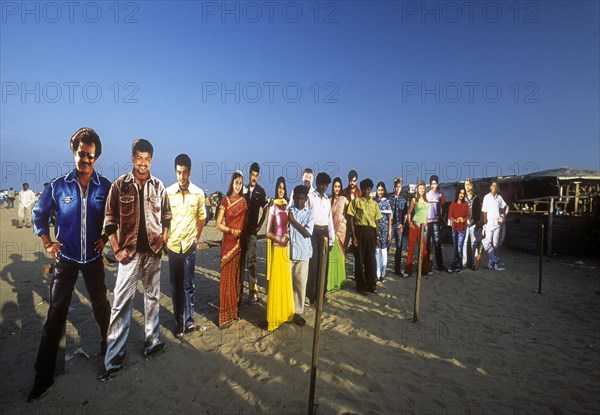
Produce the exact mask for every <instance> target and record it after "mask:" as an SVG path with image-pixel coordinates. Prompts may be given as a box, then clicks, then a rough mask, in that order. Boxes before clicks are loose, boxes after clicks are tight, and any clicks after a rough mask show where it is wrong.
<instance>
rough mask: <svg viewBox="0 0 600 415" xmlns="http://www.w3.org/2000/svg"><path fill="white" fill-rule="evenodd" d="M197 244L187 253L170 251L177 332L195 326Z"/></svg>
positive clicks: (170, 269) (170, 271) (170, 272)
mask: <svg viewBox="0 0 600 415" xmlns="http://www.w3.org/2000/svg"><path fill="white" fill-rule="evenodd" d="M195 268H196V242H194V243H193V244H192V246H190V248H189V249H188V250H187V251H186V252H182V253H177V252H173V251H169V274H170V277H171V292H172V294H171V295H172V300H173V314H174V316H175V323H176V324H177V328H176V330H177V332H181V331H183V330H185V329H187V328H188V327H191V326H193V325H194V295H195V293H196V283H195V280H194V270H195Z"/></svg>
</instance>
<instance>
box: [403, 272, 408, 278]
mask: <svg viewBox="0 0 600 415" xmlns="http://www.w3.org/2000/svg"><path fill="white" fill-rule="evenodd" d="M409 276H410V275H408V274H407V273H406V272H403V273H402V278H408V277H409Z"/></svg>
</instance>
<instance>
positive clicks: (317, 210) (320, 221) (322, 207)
mask: <svg viewBox="0 0 600 415" xmlns="http://www.w3.org/2000/svg"><path fill="white" fill-rule="evenodd" d="M308 201H309V202H310V203H309V206H310V210H312V212H313V216H314V218H315V223H314V224H315V226H327V231H328V233H329V245H330V246H333V241H334V239H335V230H334V229H333V216H331V201H330V200H329V197H327V195H323V197H321V195H320V194H319V192H317V191H316V190H313V191H312V192H310V193H309V194H308Z"/></svg>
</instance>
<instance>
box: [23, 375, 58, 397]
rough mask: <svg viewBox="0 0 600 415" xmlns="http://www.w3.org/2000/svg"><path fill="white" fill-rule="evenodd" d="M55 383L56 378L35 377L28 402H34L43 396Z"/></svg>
mask: <svg viewBox="0 0 600 415" xmlns="http://www.w3.org/2000/svg"><path fill="white" fill-rule="evenodd" d="M53 384H54V379H53V378H50V379H41V378H38V376H36V377H35V381H34V382H33V387H32V388H31V392H29V396H28V397H27V402H33V401H34V400H36V399H37V398H39V397H40V396H42V395H43V394H44V393H46V391H47V390H48V388H50V386H52V385H53Z"/></svg>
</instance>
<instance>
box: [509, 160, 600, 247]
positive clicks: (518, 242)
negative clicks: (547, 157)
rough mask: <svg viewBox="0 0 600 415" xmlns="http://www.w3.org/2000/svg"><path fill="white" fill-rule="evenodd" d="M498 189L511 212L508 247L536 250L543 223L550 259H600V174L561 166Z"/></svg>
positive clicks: (532, 174)
mask: <svg viewBox="0 0 600 415" xmlns="http://www.w3.org/2000/svg"><path fill="white" fill-rule="evenodd" d="M499 184H500V188H501V194H502V196H503V197H504V200H505V201H506V203H507V204H508V205H509V206H510V210H511V213H510V214H509V215H508V216H507V222H506V239H505V241H504V245H506V246H510V247H513V248H519V249H526V250H531V251H534V250H537V249H538V243H539V241H538V240H539V229H540V225H541V224H542V223H543V224H544V225H545V231H544V232H545V235H544V240H545V247H544V248H545V253H546V255H549V256H555V255H575V256H578V257H586V256H598V255H599V253H600V171H598V170H585V169H574V168H569V167H560V168H556V169H550V170H544V171H540V172H536V173H531V174H527V175H522V176H511V177H506V178H501V179H499Z"/></svg>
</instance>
